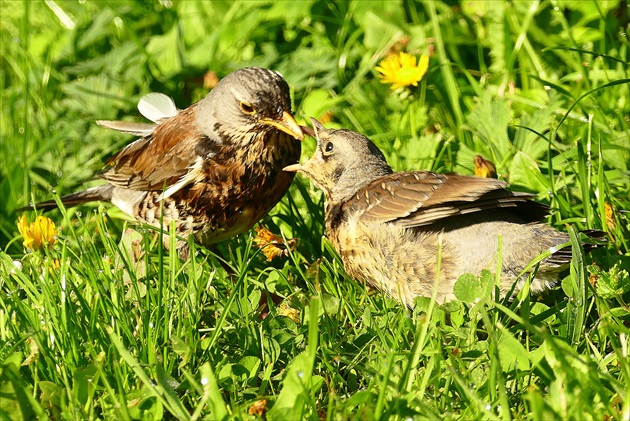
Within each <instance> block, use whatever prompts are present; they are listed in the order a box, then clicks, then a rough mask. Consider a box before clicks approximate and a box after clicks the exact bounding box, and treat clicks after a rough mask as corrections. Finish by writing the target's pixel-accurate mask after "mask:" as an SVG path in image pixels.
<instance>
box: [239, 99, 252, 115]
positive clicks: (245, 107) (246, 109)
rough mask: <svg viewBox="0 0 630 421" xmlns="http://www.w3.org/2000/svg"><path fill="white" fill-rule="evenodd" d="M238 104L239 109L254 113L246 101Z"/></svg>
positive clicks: (246, 112)
mask: <svg viewBox="0 0 630 421" xmlns="http://www.w3.org/2000/svg"><path fill="white" fill-rule="evenodd" d="M240 105H241V111H243V112H244V113H245V114H254V113H255V112H256V110H255V109H254V107H253V106H252V104H248V103H247V102H241V104H240Z"/></svg>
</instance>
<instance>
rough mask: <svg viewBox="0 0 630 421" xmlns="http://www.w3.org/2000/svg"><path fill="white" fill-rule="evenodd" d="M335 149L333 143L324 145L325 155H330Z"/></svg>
mask: <svg viewBox="0 0 630 421" xmlns="http://www.w3.org/2000/svg"><path fill="white" fill-rule="evenodd" d="M334 148H335V146H334V145H333V143H332V142H328V143H326V145H324V154H326V155H330V154H331V153H332V151H333V149H334Z"/></svg>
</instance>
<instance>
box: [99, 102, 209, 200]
mask: <svg viewBox="0 0 630 421" xmlns="http://www.w3.org/2000/svg"><path fill="white" fill-rule="evenodd" d="M194 112H195V105H192V106H191V107H189V108H187V109H185V110H183V111H182V112H180V113H179V114H177V115H176V116H174V117H171V118H170V119H168V120H167V121H166V122H164V123H162V124H160V125H159V126H157V127H156V128H155V129H154V130H153V133H151V134H150V135H148V136H146V137H144V138H141V139H138V140H137V141H135V142H133V143H131V144H130V145H129V146H127V147H125V148H124V149H122V150H121V151H120V152H118V153H117V154H115V155H114V156H113V157H111V158H110V159H109V161H107V163H106V164H105V165H106V169H105V170H104V171H103V172H101V173H100V174H99V177H101V178H103V179H105V180H107V181H108V182H109V183H111V184H113V185H115V186H118V187H126V188H129V189H132V190H160V191H161V190H162V189H163V188H164V187H165V186H166V187H169V186H171V185H172V184H174V183H175V182H177V180H179V179H180V178H181V177H183V176H184V175H185V174H186V173H188V172H189V171H190V166H191V164H193V163H194V162H195V161H196V159H197V157H198V155H197V154H196V152H195V146H196V143H195V142H197V141H198V139H200V138H201V137H202V133H201V131H200V130H199V128H198V127H197V126H196V125H195V124H194V115H195V114H194Z"/></svg>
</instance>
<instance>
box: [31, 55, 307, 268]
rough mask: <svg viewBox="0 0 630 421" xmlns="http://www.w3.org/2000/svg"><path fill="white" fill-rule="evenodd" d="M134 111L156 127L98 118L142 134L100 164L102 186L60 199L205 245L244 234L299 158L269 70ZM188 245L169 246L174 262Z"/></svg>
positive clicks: (285, 97) (155, 97) (244, 73)
mask: <svg viewBox="0 0 630 421" xmlns="http://www.w3.org/2000/svg"><path fill="white" fill-rule="evenodd" d="M139 109H140V110H141V112H142V113H143V114H144V115H145V116H147V117H149V118H150V119H151V120H153V121H154V123H155V124H146V123H128V122H114V121H100V122H98V123H99V124H100V125H102V126H105V127H108V128H112V129H114V130H118V131H122V132H126V133H132V134H135V135H139V136H142V137H141V138H140V139H138V140H136V141H135V142H133V143H131V144H129V145H128V146H126V147H125V148H123V149H122V150H121V151H119V152H118V153H116V154H115V155H114V156H113V157H112V158H111V159H110V160H109V161H107V163H106V165H105V168H104V169H103V170H102V172H100V173H99V174H98V177H100V178H102V179H104V180H105V181H106V183H105V184H103V185H99V186H97V187H92V188H89V189H87V190H84V191H80V192H77V193H73V194H70V195H67V196H64V197H62V198H61V201H62V202H63V203H64V204H65V205H67V206H72V205H77V204H80V203H83V202H88V201H94V200H104V201H110V202H112V203H113V204H114V205H116V206H118V207H119V208H120V209H121V210H122V211H123V212H125V213H126V214H128V215H130V216H132V217H134V218H135V219H137V220H139V221H142V222H146V223H147V224H150V225H153V226H156V227H160V219H161V218H163V224H164V228H165V229H166V230H167V229H168V227H169V224H170V222H171V221H175V225H176V229H177V234H178V236H182V237H184V238H188V236H189V235H191V234H193V235H194V237H195V239H196V240H197V241H198V242H200V243H201V244H204V245H208V244H213V243H217V242H219V241H222V240H225V239H228V238H230V237H233V236H235V235H237V234H240V233H242V232H244V231H246V230H248V229H250V228H251V227H252V226H253V225H254V224H255V223H256V222H257V221H258V220H260V219H261V218H263V217H264V216H265V215H267V213H268V212H269V211H270V210H271V209H272V208H273V207H274V206H275V205H276V203H278V202H279V201H280V199H281V198H282V197H283V196H284V194H285V193H286V191H287V189H288V188H289V185H290V184H291V181H292V180H293V176H294V174H290V173H287V172H285V171H282V168H283V167H284V166H286V165H288V164H290V163H292V162H296V161H297V160H298V159H299V157H300V148H301V144H300V140H302V139H303V138H304V134H303V133H302V130H301V128H300V126H299V125H298V124H297V123H296V121H295V119H294V118H293V116H292V114H291V98H290V95H289V86H288V85H287V82H286V81H285V80H284V78H283V77H282V76H281V75H280V74H279V73H277V72H274V71H271V70H267V69H263V68H258V67H249V68H244V69H240V70H236V71H234V72H232V73H231V74H229V75H228V76H226V77H225V78H223V79H222V80H221V81H220V82H219V83H218V84H217V85H216V87H215V88H214V89H212V91H210V93H209V94H208V95H207V96H206V97H205V98H203V99H202V100H201V101H199V102H197V103H195V104H193V105H191V106H190V107H188V108H186V109H184V110H181V111H180V110H177V109H176V108H175V105H174V104H173V102H172V100H170V98H168V97H166V96H164V95H160V94H149V96H146V97H145V98H143V100H141V101H140V104H139ZM56 206H57V204H56V203H55V202H54V201H48V202H43V203H39V204H37V205H35V206H34V207H35V208H37V209H43V210H45V209H50V208H53V207H56ZM31 207H32V206H31ZM162 212H163V215H162ZM164 243H165V245H168V244H169V242H168V239H167V238H165V239H164ZM186 244H187V243H186V242H185V241H178V243H177V248H178V249H179V250H180V255H182V257H185V256H186V254H187V249H186Z"/></svg>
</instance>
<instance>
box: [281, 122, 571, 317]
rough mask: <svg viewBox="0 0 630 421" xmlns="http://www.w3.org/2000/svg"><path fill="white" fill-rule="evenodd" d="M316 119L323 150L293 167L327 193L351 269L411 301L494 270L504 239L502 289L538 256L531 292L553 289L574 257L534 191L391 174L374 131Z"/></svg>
mask: <svg viewBox="0 0 630 421" xmlns="http://www.w3.org/2000/svg"><path fill="white" fill-rule="evenodd" d="M312 120H313V125H314V127H315V133H316V137H317V149H316V151H315V154H314V155H313V157H312V158H311V159H310V160H309V161H307V162H306V163H304V164H302V165H300V164H295V165H290V166H288V167H286V168H285V170H286V171H299V172H301V173H303V174H304V175H306V176H307V177H309V178H310V179H311V180H312V181H313V183H314V184H315V185H316V186H317V187H319V188H320V189H322V190H323V192H324V195H325V198H326V205H325V224H326V233H327V236H328V238H329V239H330V241H331V243H332V244H333V246H334V247H335V249H336V250H337V252H338V253H339V255H340V256H341V259H342V261H343V264H344V267H345V269H346V271H347V272H348V274H349V275H350V276H352V277H354V278H356V279H359V280H362V281H366V282H367V283H368V284H370V285H372V286H374V287H376V288H378V289H380V290H383V291H385V292H386V293H388V294H389V295H391V296H392V297H395V298H398V299H399V300H401V301H402V302H403V303H405V304H406V305H407V306H409V307H412V305H413V300H414V298H415V297H418V296H425V297H431V296H432V294H433V289H434V285H435V282H436V279H438V283H437V301H438V302H440V303H442V302H445V301H449V300H452V299H454V298H455V297H454V295H453V286H454V284H455V281H457V279H458V277H459V276H460V275H462V274H464V273H473V274H476V275H479V274H480V272H481V271H482V270H483V269H489V270H491V271H493V272H494V271H495V270H496V268H497V263H498V262H497V260H498V236H499V235H501V236H502V249H501V253H502V260H501V285H500V290H501V294H503V296H505V295H506V294H507V293H508V292H509V291H510V289H511V288H512V286H513V284H514V283H515V282H516V286H515V290H516V291H518V290H520V288H522V285H523V284H524V283H525V281H526V279H527V275H528V274H525V275H523V276H520V277H519V274H521V272H522V271H523V270H524V269H525V267H526V266H527V265H528V264H529V263H530V262H531V261H532V260H533V259H534V258H536V257H537V256H538V255H539V254H540V253H542V252H544V251H547V250H551V251H552V254H551V255H550V256H549V257H547V258H546V259H544V260H542V261H541V263H540V267H539V269H538V272H537V273H536V277H535V279H534V280H533V282H532V284H531V291H532V292H533V293H536V292H540V291H542V290H544V289H546V288H549V287H551V286H552V285H553V284H554V283H555V282H556V281H557V279H558V275H559V271H560V270H561V269H562V267H563V266H564V265H566V263H568V262H569V261H570V259H571V251H570V247H569V248H563V249H560V250H557V247H558V246H559V245H562V244H563V243H566V242H567V241H569V236H568V235H567V234H565V233H561V232H558V231H556V230H555V229H553V228H551V227H549V226H547V225H545V224H543V223H540V222H539V221H540V220H541V219H542V218H544V216H545V215H546V213H547V207H546V206H544V205H542V204H539V203H536V202H533V201H532V200H531V199H532V197H533V195H530V194H527V193H517V192H512V191H510V190H508V189H507V186H506V184H505V183H503V182H501V181H499V180H495V179H492V178H480V177H472V176H462V175H443V174H435V173H432V172H427V171H414V172H398V173H394V172H393V171H392V169H391V168H390V166H389V165H388V164H387V161H386V160H385V157H384V156H383V154H382V153H381V151H380V150H379V149H378V148H377V147H376V146H375V145H374V143H372V142H371V141H370V140H369V139H368V138H367V137H365V136H363V135H361V134H359V133H355V132H352V131H349V130H326V129H325V128H324V127H323V126H322V125H321V124H320V123H319V122H318V121H317V120H315V119H312Z"/></svg>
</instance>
